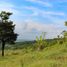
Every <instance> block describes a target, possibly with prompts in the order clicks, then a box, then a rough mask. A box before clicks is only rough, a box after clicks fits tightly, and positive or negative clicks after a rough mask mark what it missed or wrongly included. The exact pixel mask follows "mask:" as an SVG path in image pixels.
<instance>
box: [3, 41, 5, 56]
mask: <svg viewBox="0 0 67 67" xmlns="http://www.w3.org/2000/svg"><path fill="white" fill-rule="evenodd" d="M4 47H5V41H2V56H4Z"/></svg>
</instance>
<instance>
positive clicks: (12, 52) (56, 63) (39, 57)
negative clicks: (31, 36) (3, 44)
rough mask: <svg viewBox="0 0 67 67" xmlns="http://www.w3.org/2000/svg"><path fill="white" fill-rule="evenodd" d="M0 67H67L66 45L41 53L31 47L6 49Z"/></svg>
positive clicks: (49, 48)
mask: <svg viewBox="0 0 67 67" xmlns="http://www.w3.org/2000/svg"><path fill="white" fill-rule="evenodd" d="M0 67H67V44H55V45H53V46H50V47H47V48H45V49H44V50H42V51H37V50H33V49H32V48H31V47H28V48H23V49H7V50H5V56H4V57H2V56H1V51H0Z"/></svg>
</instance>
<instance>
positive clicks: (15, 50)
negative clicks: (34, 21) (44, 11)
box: [0, 11, 67, 67]
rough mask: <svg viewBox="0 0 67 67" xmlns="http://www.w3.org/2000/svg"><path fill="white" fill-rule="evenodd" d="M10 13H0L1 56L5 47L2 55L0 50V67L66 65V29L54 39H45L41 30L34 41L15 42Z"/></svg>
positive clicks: (66, 66) (15, 36)
mask: <svg viewBox="0 0 67 67" xmlns="http://www.w3.org/2000/svg"><path fill="white" fill-rule="evenodd" d="M10 15H12V13H10V12H5V11H2V12H1V13H0V18H1V20H0V42H1V43H2V56H4V47H5V56H4V57H2V56H1V51H0V67H67V31H62V37H61V36H60V35H58V36H57V38H54V39H46V38H45V35H46V33H44V32H43V33H42V34H41V35H40V37H38V36H36V40H35V41H25V42H16V43H15V41H16V39H17V34H16V33H15V32H14V29H15V25H14V24H13V22H12V21H9V17H10ZM65 26H67V22H65ZM14 43H15V44H14ZM5 44H6V45H5ZM9 44H14V45H9ZM34 48H35V49H34ZM0 50H1V48H0Z"/></svg>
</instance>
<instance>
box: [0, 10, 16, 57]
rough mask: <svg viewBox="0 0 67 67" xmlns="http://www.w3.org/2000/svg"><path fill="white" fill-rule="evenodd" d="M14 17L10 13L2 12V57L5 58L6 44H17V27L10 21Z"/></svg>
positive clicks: (0, 38)
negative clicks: (15, 30)
mask: <svg viewBox="0 0 67 67" xmlns="http://www.w3.org/2000/svg"><path fill="white" fill-rule="evenodd" d="M11 15H12V13H10V12H5V11H2V12H1V13H0V42H1V43H2V56H4V48H5V44H6V43H15V41H16V39H17V33H15V32H14V29H15V25H14V24H13V21H11V20H9V17H10V16H11Z"/></svg>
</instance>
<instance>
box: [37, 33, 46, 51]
mask: <svg viewBox="0 0 67 67" xmlns="http://www.w3.org/2000/svg"><path fill="white" fill-rule="evenodd" d="M44 47H46V39H45V33H44V32H43V33H42V35H40V37H39V38H38V36H36V48H37V49H38V50H42V49H44Z"/></svg>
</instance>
